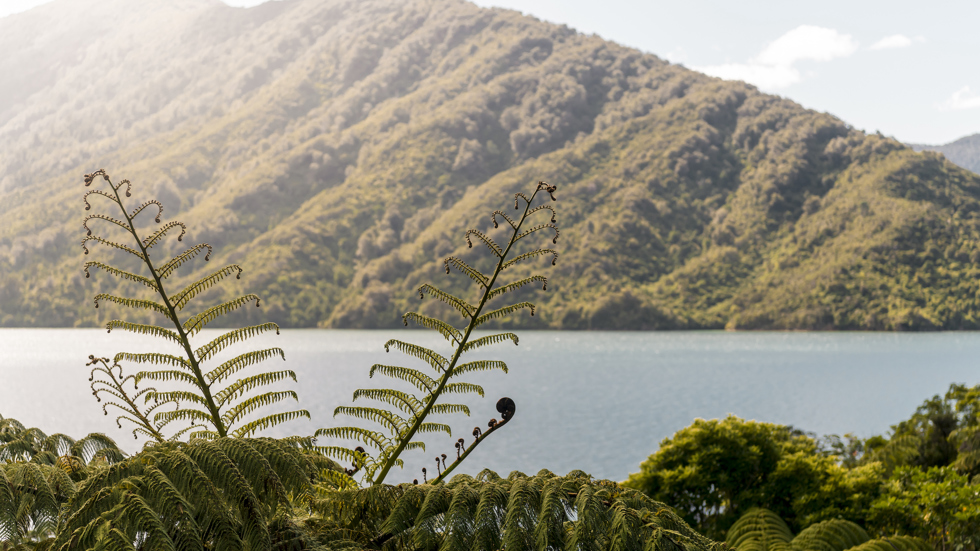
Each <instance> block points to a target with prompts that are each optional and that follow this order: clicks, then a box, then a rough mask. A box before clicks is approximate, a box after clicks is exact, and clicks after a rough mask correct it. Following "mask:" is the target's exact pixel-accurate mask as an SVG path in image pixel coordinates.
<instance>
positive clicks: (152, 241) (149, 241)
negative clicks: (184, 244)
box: [143, 220, 187, 249]
mask: <svg viewBox="0 0 980 551" xmlns="http://www.w3.org/2000/svg"><path fill="white" fill-rule="evenodd" d="M177 226H180V235H178V236H177V241H183V240H184V234H185V233H187V226H185V225H184V223H183V222H177V221H176V220H172V221H170V222H167V223H166V224H164V225H163V226H162V227H161V228H160V229H158V230H157V231H155V232H153V234H152V235H150V236H149V237H147V238H146V239H144V240H143V246H144V247H145V248H147V249H151V248H153V246H154V245H156V244H157V243H158V242H159V241H160V240H161V239H163V237H164V236H166V235H167V232H169V231H170V230H172V229H174V228H176V227H177Z"/></svg>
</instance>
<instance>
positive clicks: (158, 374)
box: [136, 369, 197, 385]
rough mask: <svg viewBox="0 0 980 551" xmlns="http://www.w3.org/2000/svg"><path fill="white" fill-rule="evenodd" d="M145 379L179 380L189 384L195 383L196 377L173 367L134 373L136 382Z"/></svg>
mask: <svg viewBox="0 0 980 551" xmlns="http://www.w3.org/2000/svg"><path fill="white" fill-rule="evenodd" d="M145 379H148V380H150V381H180V382H183V383H187V384H189V385H196V384H197V377H195V376H194V375H191V374H190V373H187V372H186V371H177V370H175V369H168V370H162V371H140V372H139V373H137V374H136V382H137V383H139V382H141V381H143V380H145Z"/></svg>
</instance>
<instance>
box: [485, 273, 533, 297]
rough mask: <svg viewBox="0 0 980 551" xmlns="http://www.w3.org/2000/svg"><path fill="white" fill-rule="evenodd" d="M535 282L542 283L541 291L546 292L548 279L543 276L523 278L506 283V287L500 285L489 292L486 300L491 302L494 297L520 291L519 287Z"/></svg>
mask: <svg viewBox="0 0 980 551" xmlns="http://www.w3.org/2000/svg"><path fill="white" fill-rule="evenodd" d="M535 281H540V282H542V284H541V290H542V291H547V290H548V278H546V277H545V276H543V275H533V276H531V277H525V278H524V279H522V280H520V281H515V282H513V283H508V284H507V285H501V286H500V287H497V288H496V289H494V290H492V291H490V294H489V295H488V298H487V300H493V299H494V298H495V297H497V296H499V295H502V294H504V293H506V292H508V291H513V290H516V289H520V288H521V287H523V286H525V285H528V284H530V283H534V282H535Z"/></svg>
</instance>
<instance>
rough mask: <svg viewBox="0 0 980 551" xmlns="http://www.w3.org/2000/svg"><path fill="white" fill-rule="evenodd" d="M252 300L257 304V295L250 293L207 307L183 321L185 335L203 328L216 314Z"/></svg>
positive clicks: (224, 312)
mask: <svg viewBox="0 0 980 551" xmlns="http://www.w3.org/2000/svg"><path fill="white" fill-rule="evenodd" d="M253 300H254V301H255V305H256V306H258V305H259V296H258V295H251V294H249V295H245V296H243V297H238V298H236V299H233V300H229V301H228V302H224V303H221V304H219V305H217V306H212V307H211V308H208V309H207V310H205V311H203V312H201V313H200V314H198V315H196V316H194V317H192V318H190V319H189V320H187V321H185V322H184V324H183V325H184V331H186V332H187V336H189V337H192V336H194V335H195V334H197V333H198V332H199V331H200V330H201V329H204V327H205V326H206V325H207V324H209V323H211V322H212V321H214V320H215V319H216V318H217V317H218V316H223V315H224V314H227V313H228V312H233V311H235V310H237V309H238V308H241V307H242V306H243V305H245V304H248V303H249V302H252V301H253Z"/></svg>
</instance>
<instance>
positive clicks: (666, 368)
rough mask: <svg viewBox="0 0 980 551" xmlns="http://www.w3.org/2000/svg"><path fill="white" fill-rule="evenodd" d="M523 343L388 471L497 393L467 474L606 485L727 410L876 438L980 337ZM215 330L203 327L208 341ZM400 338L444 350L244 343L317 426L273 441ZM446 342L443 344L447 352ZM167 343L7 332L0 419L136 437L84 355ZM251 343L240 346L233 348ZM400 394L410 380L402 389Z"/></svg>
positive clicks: (437, 342)
mask: <svg viewBox="0 0 980 551" xmlns="http://www.w3.org/2000/svg"><path fill="white" fill-rule="evenodd" d="M519 334H520V336H521V341H520V346H517V347H515V346H514V345H512V344H509V343H507V344H501V345H497V346H494V347H490V348H486V349H483V350H482V351H477V352H473V353H472V354H471V355H472V356H473V357H472V358H471V359H479V358H486V359H502V360H504V361H506V362H507V363H508V365H509V366H510V373H509V374H504V373H502V372H499V371H497V372H493V373H489V374H479V375H477V376H473V377H470V378H468V379H467V380H470V381H472V382H476V383H479V384H482V385H483V386H484V388H485V390H486V397H485V398H480V397H479V396H476V395H470V396H463V397H460V400H462V401H463V402H464V403H467V404H470V406H471V409H472V417H471V418H466V417H465V416H463V415H458V416H451V417H446V418H445V420H446V422H448V423H449V424H450V425H451V426H452V427H453V431H454V436H453V437H452V438H450V437H448V436H439V437H430V438H427V439H426V442H427V445H428V448H427V451H426V452H425V453H421V452H414V453H413V454H412V455H411V456H406V460H407V465H406V469H405V470H404V471H401V472H395V473H394V477H395V478H394V479H392V480H397V481H401V480H411V479H412V478H421V471H420V468H421V467H423V466H425V467H428V468H429V470H430V472H431V471H432V470H433V469H434V467H435V465H434V459H433V458H434V457H435V456H436V455H437V454H440V453H446V454H447V455H451V456H452V455H455V451H454V448H453V442H454V441H455V439H456V438H458V437H460V436H462V437H464V438H466V440H467V441H470V439H471V436H470V432H471V431H472V429H473V427H474V425H480V426H484V427H485V426H486V421H487V420H488V419H489V418H491V417H498V414H497V412H496V410H495V409H494V404H495V403H496V401H497V399H498V398H499V397H501V396H509V397H511V398H513V399H514V400H515V401H516V403H517V414H516V416H515V418H514V420H513V421H512V422H511V423H509V424H508V426H506V427H504V428H503V429H501V430H500V431H498V432H496V433H494V435H493V437H491V438H489V439H488V440H487V441H486V442H484V443H483V444H481V446H480V447H479V448H477V450H476V451H475V452H474V453H473V454H472V455H471V456H470V458H469V459H468V460H467V462H466V463H464V464H463V467H462V468H461V470H462V471H466V472H475V471H478V470H480V469H481V468H483V467H488V468H491V469H493V470H496V471H498V472H500V473H508V472H510V471H512V470H521V471H524V472H528V473H534V472H537V471H538V470H540V469H543V468H547V469H550V470H552V471H554V472H556V473H561V474H564V473H566V472H568V471H569V470H572V469H582V470H585V471H586V472H589V473H591V474H593V475H594V476H598V477H603V478H610V479H614V480H621V479H624V478H625V477H626V476H627V475H628V474H629V473H630V472H635V471H636V470H637V467H638V465H639V463H640V462H641V461H642V460H643V459H644V458H646V457H647V456H648V455H649V454H650V453H652V452H653V451H655V450H656V449H657V446H658V443H659V442H660V441H661V440H662V439H663V438H665V437H668V436H670V435H671V434H673V433H674V432H675V431H677V430H679V429H681V428H683V427H685V426H687V425H689V424H690V423H691V422H692V421H693V420H694V419H695V418H697V417H701V418H706V419H710V418H717V417H723V416H725V415H727V414H735V415H738V416H740V417H743V418H747V419H758V420H761V421H771V422H776V423H784V424H792V425H794V426H796V427H799V428H801V429H804V430H807V431H813V432H816V433H819V434H829V433H837V434H843V433H846V432H853V433H856V434H858V435H859V436H870V435H872V434H875V433H881V432H885V431H887V430H888V428H889V426H890V425H892V424H894V423H896V422H898V421H900V420H902V419H904V418H907V417H908V416H909V415H910V414H911V413H912V412H913V411H914V410H915V408H916V406H918V405H919V404H920V403H921V402H922V401H923V400H924V399H926V398H928V397H929V396H932V395H933V394H937V393H943V392H944V391H945V390H946V388H947V387H948V386H949V383H951V382H963V383H968V384H977V383H978V382H980V370H978V368H977V365H978V361H977V358H978V357H980V333H779V332H751V333H726V332H557V331H521V332H519ZM216 335H217V333H216V332H213V331H212V332H205V334H204V335H203V336H202V337H200V339H202V340H201V342H203V339H206V338H213V337H214V336H216ZM389 338H400V339H403V340H409V341H413V342H418V343H420V344H424V345H426V346H443V347H444V346H445V345H444V341H442V339H441V337H438V335H435V334H434V333H430V332H423V331H414V330H409V329H405V330H394V331H346V330H320V329H309V330H284V331H283V332H282V335H280V336H275V335H267V336H263V337H261V338H259V339H255V340H253V341H250V344H249V346H250V347H252V348H258V347H266V346H279V347H281V348H283V349H284V350H285V352H286V359H287V361H286V362H285V363H283V362H282V361H281V360H273V361H269V362H266V363H265V364H261V367H263V368H264V370H273V369H282V368H284V367H287V368H289V369H293V370H294V371H296V373H297V376H298V378H299V383H298V384H294V385H293V388H295V389H296V390H297V392H298V393H299V396H300V400H301V401H300V404H299V407H302V408H305V409H307V410H309V411H310V413H311V415H312V417H313V419H312V420H311V421H306V420H300V421H295V422H292V423H291V424H288V425H282V426H280V427H277V428H276V429H275V430H274V431H272V432H271V433H269V434H270V435H273V436H281V435H287V434H310V433H312V432H313V431H314V430H316V428H318V427H326V426H336V425H340V424H351V423H354V424H356V422H355V421H351V420H347V419H345V418H342V417H338V418H336V419H335V418H334V417H333V410H334V408H335V407H336V406H338V405H345V404H350V403H351V394H352V392H353V391H354V390H355V389H357V388H361V387H378V386H382V385H383V386H388V387H391V386H397V385H396V384H394V383H389V382H388V380H386V379H384V378H381V377H375V378H374V379H369V378H368V377H367V372H368V368H369V367H370V366H371V365H372V364H374V363H386V364H398V365H406V366H411V367H417V368H424V367H423V366H424V364H421V362H418V361H414V360H412V359H411V358H409V357H407V356H403V355H401V354H399V353H397V352H394V351H393V352H392V353H390V354H386V353H385V351H384V346H383V345H384V343H385V341H386V340H387V339H389ZM444 349H445V348H443V350H444ZM124 350H125V351H130V352H142V351H150V350H160V348H159V346H158V344H157V343H156V342H154V340H153V339H149V338H146V337H139V336H134V335H126V334H120V333H119V332H113V333H112V334H108V335H107V334H106V333H105V331H104V330H97V329H3V330H0V415H4V416H8V417H15V418H17V419H19V420H21V421H22V422H24V423H25V424H27V425H29V426H38V427H40V428H41V429H42V430H44V431H46V432H48V433H54V432H63V433H67V434H70V435H72V436H76V437H77V436H81V435H84V434H86V433H88V432H93V431H99V432H106V433H107V434H109V435H111V436H113V437H114V438H116V439H117V441H118V442H119V443H120V444H121V445H123V446H124V448H126V449H128V450H130V451H135V450H136V449H138V448H139V446H140V445H141V442H139V441H135V440H134V439H133V437H132V434H131V433H129V432H128V431H126V430H119V429H117V427H116V424H115V421H114V418H115V417H114V416H110V417H104V416H103V415H102V410H101V407H100V404H98V403H97V402H96V401H95V398H94V397H93V396H92V395H91V392H90V391H89V387H88V385H89V383H88V376H89V369H88V368H86V367H84V364H85V362H86V361H87V357H88V355H89V354H95V355H97V356H110V357H111V356H113V355H114V354H115V353H116V352H119V351H124ZM244 350H245V349H242V348H239V349H237V352H242V351H244ZM397 387H398V388H403V387H401V386H397Z"/></svg>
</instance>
